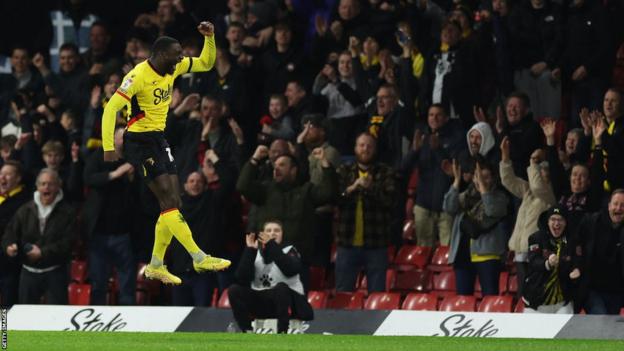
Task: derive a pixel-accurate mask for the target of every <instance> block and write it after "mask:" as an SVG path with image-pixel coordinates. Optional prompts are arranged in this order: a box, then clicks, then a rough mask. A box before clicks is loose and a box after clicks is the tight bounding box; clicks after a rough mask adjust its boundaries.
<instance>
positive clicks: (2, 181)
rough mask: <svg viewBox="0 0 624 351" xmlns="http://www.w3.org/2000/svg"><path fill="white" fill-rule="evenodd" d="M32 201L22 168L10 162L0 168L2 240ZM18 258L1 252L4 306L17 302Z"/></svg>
mask: <svg viewBox="0 0 624 351" xmlns="http://www.w3.org/2000/svg"><path fill="white" fill-rule="evenodd" d="M29 199H30V193H29V192H28V191H27V190H26V189H25V188H24V185H23V184H22V166H21V164H20V163H19V162H17V161H13V160H8V161H6V162H5V163H4V165H3V166H2V168H0V240H1V239H2V237H3V235H4V231H5V228H6V226H7V224H8V223H9V221H10V220H11V218H13V216H14V215H15V212H17V209H18V208H20V207H22V205H23V204H25V203H26V202H28V200H29ZM19 263H20V262H19V260H18V259H17V257H15V258H10V257H8V256H7V255H6V253H5V252H4V250H0V294H2V300H1V301H0V304H1V305H2V306H12V305H13V304H15V303H16V302H17V296H18V295H17V288H18V283H19V274H20V268H21V267H20V265H19Z"/></svg>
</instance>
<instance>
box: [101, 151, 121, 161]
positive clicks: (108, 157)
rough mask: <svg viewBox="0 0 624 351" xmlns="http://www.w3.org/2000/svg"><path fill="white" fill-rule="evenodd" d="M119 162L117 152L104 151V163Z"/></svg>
mask: <svg viewBox="0 0 624 351" xmlns="http://www.w3.org/2000/svg"><path fill="white" fill-rule="evenodd" d="M117 160H119V155H117V152H115V151H104V162H115V161H117Z"/></svg>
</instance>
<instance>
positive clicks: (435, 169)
mask: <svg viewBox="0 0 624 351" xmlns="http://www.w3.org/2000/svg"><path fill="white" fill-rule="evenodd" d="M423 129H424V132H423V131H420V130H418V131H416V133H415V136H414V140H413V143H412V149H411V151H410V153H409V154H407V156H406V157H405V159H404V160H403V169H404V171H405V173H408V172H411V171H412V170H413V169H418V174H419V181H418V189H417V190H416V206H414V209H413V211H414V218H415V224H416V228H415V231H416V235H417V242H418V245H422V246H428V247H432V246H433V245H434V244H435V242H436V238H435V234H436V232H437V233H438V235H439V237H440V244H441V245H448V243H449V240H450V237H451V226H452V225H453V218H452V217H451V216H449V215H448V214H447V213H445V212H444V211H442V201H443V200H444V194H446V192H447V191H448V189H449V187H450V186H451V177H450V176H449V173H450V172H449V173H446V172H447V171H445V170H444V169H445V168H447V167H449V166H451V161H450V160H451V159H453V158H457V157H458V154H459V153H460V152H461V151H462V150H463V149H465V148H466V139H464V138H465V134H464V132H463V130H462V128H461V126H459V125H458V123H457V121H451V120H449V117H448V115H447V113H446V111H445V109H444V107H442V105H440V104H434V105H431V107H429V112H428V115H427V126H426V127H424V128H423ZM450 174H452V173H450Z"/></svg>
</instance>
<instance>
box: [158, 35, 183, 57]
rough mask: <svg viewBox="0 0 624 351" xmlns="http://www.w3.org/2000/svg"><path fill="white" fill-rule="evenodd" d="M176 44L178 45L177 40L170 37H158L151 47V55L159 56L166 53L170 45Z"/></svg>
mask: <svg viewBox="0 0 624 351" xmlns="http://www.w3.org/2000/svg"><path fill="white" fill-rule="evenodd" d="M178 43H179V42H178V40H177V39H174V38H172V37H167V36H164V37H160V38H158V39H156V41H155V42H154V44H153V45H152V55H158V54H161V53H163V52H165V51H167V50H168V49H169V47H171V45H173V44H178Z"/></svg>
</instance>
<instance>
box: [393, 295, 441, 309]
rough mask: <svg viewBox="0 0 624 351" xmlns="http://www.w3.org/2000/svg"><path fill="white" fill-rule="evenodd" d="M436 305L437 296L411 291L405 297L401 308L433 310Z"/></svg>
mask: <svg viewBox="0 0 624 351" xmlns="http://www.w3.org/2000/svg"><path fill="white" fill-rule="evenodd" d="M437 307H438V298H437V296H435V295H432V294H416V293H411V294H408V295H407V296H406V297H405V301H403V306H401V309H402V310H412V311H435V310H437Z"/></svg>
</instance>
